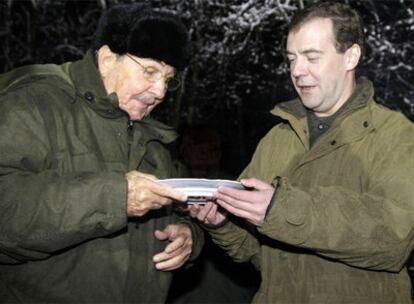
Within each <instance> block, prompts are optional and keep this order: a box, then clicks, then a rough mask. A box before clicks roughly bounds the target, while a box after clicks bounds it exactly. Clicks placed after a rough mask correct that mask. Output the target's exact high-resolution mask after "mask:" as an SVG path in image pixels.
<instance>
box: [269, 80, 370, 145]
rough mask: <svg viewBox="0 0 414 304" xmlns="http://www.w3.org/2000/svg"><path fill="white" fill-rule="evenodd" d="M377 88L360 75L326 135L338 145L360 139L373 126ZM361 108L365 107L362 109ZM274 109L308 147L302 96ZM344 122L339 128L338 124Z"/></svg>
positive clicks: (326, 137) (276, 114)
mask: <svg viewBox="0 0 414 304" xmlns="http://www.w3.org/2000/svg"><path fill="white" fill-rule="evenodd" d="M373 96H374V88H373V85H372V83H371V81H369V80H368V79H366V78H364V77H361V78H359V79H358V81H357V85H356V87H355V90H354V92H353V94H352V95H351V97H350V98H349V99H348V101H347V102H346V103H345V105H344V106H345V108H344V109H343V110H342V112H341V113H340V114H339V115H338V117H337V118H336V119H335V121H334V123H333V125H332V127H331V128H330V130H329V131H328V133H327V134H326V136H324V138H325V140H331V142H332V143H335V146H336V147H338V146H339V143H341V144H344V143H346V142H351V141H353V140H357V139H358V138H360V137H361V136H363V135H364V134H366V132H370V131H371V130H372V128H373V124H372V119H371V111H370V107H371V104H372V103H374V100H373ZM359 109H362V110H361V111H359ZM271 113H272V114H273V115H275V116H278V117H280V118H282V119H283V120H285V121H287V122H288V123H289V124H290V125H291V127H292V129H293V130H294V131H295V132H296V134H297V135H298V137H299V138H300V139H301V141H302V143H303V145H304V146H305V147H306V148H307V149H309V130H308V124H307V115H306V109H305V107H304V106H303V104H302V102H301V100H300V99H299V98H296V99H293V100H290V101H288V102H284V103H281V104H279V105H278V106H276V107H275V108H274V109H273V110H272V111H271ZM339 126H341V127H340V128H338V127H339Z"/></svg>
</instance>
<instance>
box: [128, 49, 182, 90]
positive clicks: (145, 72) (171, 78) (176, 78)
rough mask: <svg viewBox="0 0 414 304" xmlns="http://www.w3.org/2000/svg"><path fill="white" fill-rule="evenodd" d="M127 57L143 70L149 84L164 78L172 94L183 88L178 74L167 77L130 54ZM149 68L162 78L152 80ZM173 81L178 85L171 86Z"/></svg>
mask: <svg viewBox="0 0 414 304" xmlns="http://www.w3.org/2000/svg"><path fill="white" fill-rule="evenodd" d="M125 56H127V57H128V58H129V59H131V60H132V61H134V62H135V63H137V64H138V65H139V66H140V67H141V68H142V70H143V75H144V78H145V79H146V80H148V81H149V82H151V83H155V82H157V81H158V80H160V79H161V78H163V80H164V83H165V86H166V87H167V91H170V92H172V91H175V90H177V89H178V88H179V87H180V86H181V80H180V79H179V76H178V75H177V74H176V75H174V76H173V77H166V76H165V74H164V73H163V72H161V71H160V70H159V69H158V68H156V67H149V66H145V65H143V64H142V63H140V62H139V61H138V60H136V59H135V58H134V57H132V56H131V55H130V54H128V53H126V54H125ZM148 68H152V69H154V70H156V71H157V72H158V73H159V75H160V76H159V77H156V78H155V79H151V76H150V75H149V74H150V73H149V72H148ZM157 72H155V74H157ZM171 81H175V83H176V85H173V86H171Z"/></svg>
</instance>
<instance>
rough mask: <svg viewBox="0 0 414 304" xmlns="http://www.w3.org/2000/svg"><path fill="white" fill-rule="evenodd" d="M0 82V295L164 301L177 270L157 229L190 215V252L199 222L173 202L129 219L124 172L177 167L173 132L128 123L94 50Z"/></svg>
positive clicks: (197, 241) (170, 173) (168, 171)
mask: <svg viewBox="0 0 414 304" xmlns="http://www.w3.org/2000/svg"><path fill="white" fill-rule="evenodd" d="M0 88H1V89H0V90H2V92H1V95H0V301H1V302H3V301H5V302H48V303H57V302H66V303H83V302H85V303H92V302H95V303H98V302H99V303H122V302H124V303H159V302H164V301H165V298H166V295H167V292H168V288H169V283H170V280H171V272H162V271H157V270H156V269H155V267H154V263H153V262H152V257H153V255H154V254H156V253H159V252H161V251H163V250H164V248H165V246H166V244H165V242H162V241H159V240H157V239H156V238H155V237H154V231H155V230H156V229H164V228H165V227H166V226H167V225H168V224H169V223H172V222H185V223H186V224H188V225H189V226H190V227H191V229H192V233H193V254H192V258H194V257H195V256H197V255H198V253H199V251H200V250H201V246H202V240H203V238H202V233H201V231H200V230H199V228H197V226H195V225H193V224H192V223H191V221H190V220H187V219H184V218H181V217H176V216H175V215H174V214H173V213H172V208H171V207H167V208H164V209H160V210H158V211H151V212H149V213H148V214H146V215H145V216H143V217H140V218H136V219H128V218H127V211H126V205H127V204H126V202H127V182H126V180H125V178H124V175H125V173H126V172H128V171H130V170H135V169H137V170H139V171H141V172H145V173H150V174H153V175H155V176H157V177H158V178H167V177H175V176H177V170H176V168H175V166H174V164H173V161H172V159H171V155H170V153H169V151H168V149H167V146H168V144H170V143H171V142H173V141H174V140H175V139H176V137H177V135H176V133H175V132H174V131H173V130H172V129H171V128H170V127H167V126H165V125H163V124H161V123H159V122H157V121H155V120H152V119H150V118H147V119H144V120H142V121H137V122H135V123H133V124H131V123H129V121H128V116H127V114H126V113H124V112H123V111H121V110H120V109H119V108H118V100H117V97H116V95H115V94H111V95H109V96H107V95H106V93H105V89H104V86H103V83H102V80H101V78H100V75H99V71H98V69H97V68H96V66H95V64H94V60H93V56H92V54H91V53H88V54H87V55H86V56H85V58H84V59H82V60H80V61H77V62H73V63H65V64H63V65H61V66H57V65H33V66H28V67H23V68H19V69H16V70H14V71H12V72H9V73H7V74H4V75H2V76H0ZM6 88H7V89H6Z"/></svg>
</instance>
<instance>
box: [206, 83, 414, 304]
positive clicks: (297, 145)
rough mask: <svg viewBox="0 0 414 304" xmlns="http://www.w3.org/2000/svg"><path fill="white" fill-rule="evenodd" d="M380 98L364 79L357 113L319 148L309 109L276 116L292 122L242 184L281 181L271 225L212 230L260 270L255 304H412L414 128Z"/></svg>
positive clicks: (271, 140)
mask: <svg viewBox="0 0 414 304" xmlns="http://www.w3.org/2000/svg"><path fill="white" fill-rule="evenodd" d="M373 95H374V90H373V87H372V84H371V83H370V82H369V81H368V80H364V79H361V80H360V81H359V83H358V85H357V87H356V90H355V92H354V94H353V95H352V96H351V99H352V100H353V103H354V104H355V105H356V106H354V107H353V108H351V109H349V110H348V111H346V112H345V113H342V114H341V115H340V116H339V117H337V119H336V120H335V122H334V124H333V125H332V126H331V128H330V129H329V130H328V131H327V132H326V133H325V134H323V135H322V136H321V137H320V138H319V140H318V141H317V142H316V143H315V144H314V145H313V146H312V147H311V148H310V147H309V134H308V133H309V132H308V124H307V118H306V112H305V110H304V108H303V106H302V104H301V102H300V100H294V101H291V102H287V103H284V104H281V105H280V106H278V107H276V108H275V109H274V110H273V114H274V115H277V116H279V117H280V118H281V119H283V122H282V123H280V124H278V125H277V126H275V127H274V128H273V129H272V130H271V131H270V132H269V133H268V134H267V135H266V136H265V137H264V138H263V139H262V140H261V142H260V143H259V145H258V147H257V150H256V152H255V154H254V156H253V158H252V160H251V162H250V164H249V165H248V166H247V168H246V169H245V170H244V172H243V173H242V175H241V177H256V178H259V179H262V180H264V181H266V182H269V183H270V182H272V181H273V180H274V179H275V178H276V177H277V176H281V177H282V182H281V185H280V188H279V191H278V194H277V197H276V199H275V200H274V201H273V205H272V207H271V209H270V210H269V213H268V214H267V216H266V218H265V221H264V224H263V225H262V226H261V227H257V229H251V230H250V231H248V230H246V229H242V228H240V226H238V225H235V224H234V223H232V222H228V223H227V224H226V225H225V226H223V227H222V228H218V229H215V230H214V229H209V230H210V233H211V235H212V237H213V240H214V241H215V242H216V243H217V244H219V245H220V246H221V247H223V248H224V249H225V250H226V251H227V252H228V253H229V254H230V255H231V256H232V257H233V258H234V259H235V260H238V261H247V260H251V261H252V262H253V263H254V264H255V265H256V266H257V267H258V269H259V270H260V272H261V277H262V283H261V286H260V289H259V291H258V293H257V294H256V296H255V298H254V302H255V303H289V304H291V303H315V304H321V303H330V304H337V303H347V304H349V303H360V304H368V303H373V304H374V303H375V304H378V303H388V304H390V303H399V304H401V303H411V300H410V279H409V276H408V274H407V271H406V268H404V265H405V263H406V260H407V257H408V256H409V254H410V252H411V250H412V248H413V241H414V125H413V124H412V123H411V122H410V121H408V120H407V119H406V118H405V117H404V116H403V115H402V114H400V113H397V112H394V111H391V110H389V109H386V108H384V107H382V106H380V105H378V104H376V103H375V102H374V100H373ZM348 102H349V101H348Z"/></svg>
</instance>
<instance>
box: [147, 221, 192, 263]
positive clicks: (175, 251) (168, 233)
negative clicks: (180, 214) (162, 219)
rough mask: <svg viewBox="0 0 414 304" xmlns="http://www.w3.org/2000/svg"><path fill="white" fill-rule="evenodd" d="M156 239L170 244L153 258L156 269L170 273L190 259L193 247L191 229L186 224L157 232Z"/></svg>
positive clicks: (169, 226)
mask: <svg viewBox="0 0 414 304" xmlns="http://www.w3.org/2000/svg"><path fill="white" fill-rule="evenodd" d="M154 235H155V237H156V238H157V239H159V240H161V241H164V240H168V241H169V242H170V243H169V244H168V245H167V246H166V247H165V250H164V251H163V252H160V253H158V254H156V255H154V257H153V259H152V260H153V262H154V263H155V268H157V269H158V270H162V271H170V270H174V269H177V268H179V267H181V266H182V265H183V264H184V263H185V262H187V260H188V259H189V258H190V255H191V252H192V246H193V238H192V234H191V229H190V228H189V227H188V226H186V225H184V224H171V225H168V226H167V227H166V228H165V229H164V230H163V231H161V230H156V231H155V233H154Z"/></svg>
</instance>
